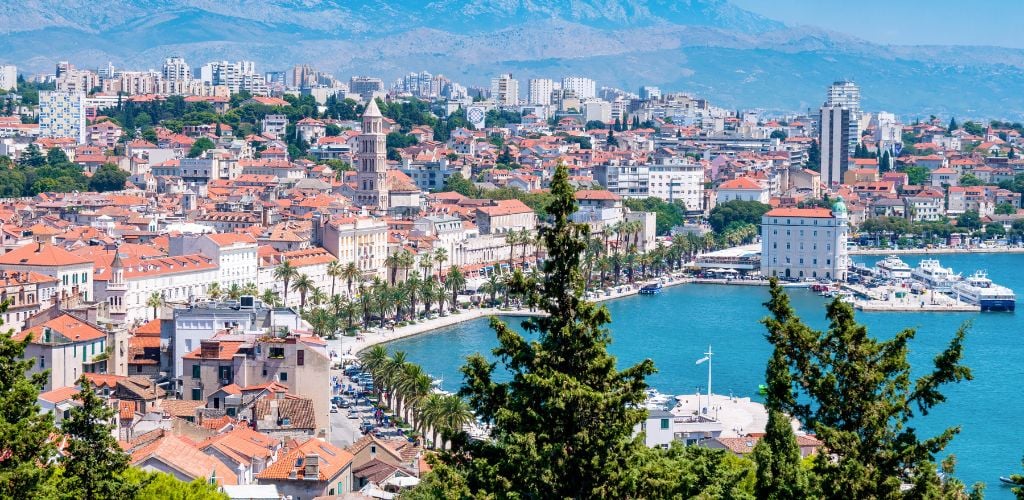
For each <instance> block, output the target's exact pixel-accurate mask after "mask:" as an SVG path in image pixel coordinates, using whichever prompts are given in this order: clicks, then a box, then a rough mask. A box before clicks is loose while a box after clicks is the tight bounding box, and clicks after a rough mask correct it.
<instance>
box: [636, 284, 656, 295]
mask: <svg viewBox="0 0 1024 500" xmlns="http://www.w3.org/2000/svg"><path fill="white" fill-rule="evenodd" d="M658 293H661V283H648V284H646V285H644V286H643V287H642V288H640V295H655V294H658Z"/></svg>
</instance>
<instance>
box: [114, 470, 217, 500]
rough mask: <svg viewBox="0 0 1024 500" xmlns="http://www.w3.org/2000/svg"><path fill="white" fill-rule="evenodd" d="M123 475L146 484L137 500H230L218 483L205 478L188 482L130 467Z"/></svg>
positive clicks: (136, 496) (129, 480) (161, 473)
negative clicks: (220, 489) (212, 482)
mask: <svg viewBox="0 0 1024 500" xmlns="http://www.w3.org/2000/svg"><path fill="white" fill-rule="evenodd" d="M122 477H123V478H124V480H125V481H126V482H128V483H134V484H144V485H145V486H143V487H142V489H141V490H139V492H138V493H137V494H136V495H135V497H134V498H135V499H136V500H228V496H227V495H226V494H224V493H221V492H220V491H219V488H218V486H217V485H215V484H210V482H209V481H207V480H203V479H196V480H195V481H192V482H190V483H186V482H184V481H180V480H178V479H177V478H175V477H174V476H172V475H170V474H166V473H163V472H145V471H143V470H141V469H136V468H129V469H128V470H127V471H125V472H124V474H122Z"/></svg>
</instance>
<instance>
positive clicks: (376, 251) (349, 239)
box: [314, 217, 388, 278]
mask: <svg viewBox="0 0 1024 500" xmlns="http://www.w3.org/2000/svg"><path fill="white" fill-rule="evenodd" d="M314 224H317V222H314ZM321 230H322V236H321V237H320V238H321V239H322V240H323V247H324V248H326V249H327V251H328V252H330V253H331V255H334V256H335V257H336V258H337V259H338V261H339V262H340V263H341V265H342V266H345V265H348V264H349V263H351V262H354V263H355V264H356V266H358V267H359V270H360V271H361V272H362V273H363V276H365V277H367V278H372V277H373V276H379V277H381V278H384V277H385V274H386V273H385V269H384V259H386V258H387V256H388V255H387V254H388V224H387V222H384V220H383V219H375V218H372V217H336V218H334V219H332V220H331V221H330V222H327V223H326V224H325V225H324V226H323V228H322V229H321Z"/></svg>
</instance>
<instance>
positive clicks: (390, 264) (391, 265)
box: [384, 253, 401, 285]
mask: <svg viewBox="0 0 1024 500" xmlns="http://www.w3.org/2000/svg"><path fill="white" fill-rule="evenodd" d="M400 259H401V258H400V257H399V256H398V254H397V253H393V254H391V255H388V256H387V258H385V259H384V267H387V268H388V269H390V270H391V284H392V285H393V284H395V280H396V279H398V266H399V260H400Z"/></svg>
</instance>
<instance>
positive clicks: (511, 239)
mask: <svg viewBox="0 0 1024 500" xmlns="http://www.w3.org/2000/svg"><path fill="white" fill-rule="evenodd" d="M505 244H506V245H508V268H509V270H511V269H512V258H513V257H514V256H515V253H516V245H518V244H519V231H516V230H512V231H509V232H507V233H505Z"/></svg>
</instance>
